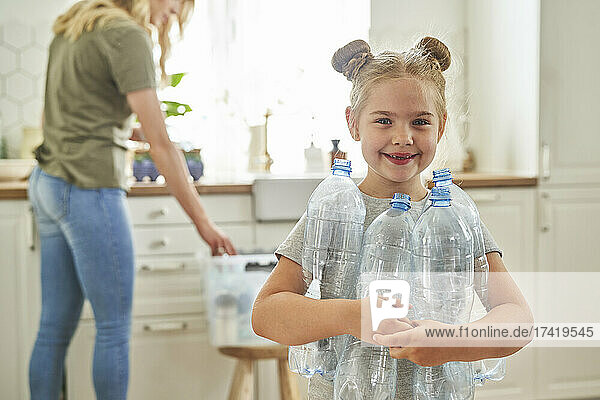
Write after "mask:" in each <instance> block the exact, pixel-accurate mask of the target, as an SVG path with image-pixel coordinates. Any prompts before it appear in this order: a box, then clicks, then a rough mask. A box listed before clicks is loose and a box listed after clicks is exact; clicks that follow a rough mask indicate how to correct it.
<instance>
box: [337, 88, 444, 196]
mask: <svg viewBox="0 0 600 400" xmlns="http://www.w3.org/2000/svg"><path fill="white" fill-rule="evenodd" d="M433 90H434V89H433V88H431V87H429V86H427V85H425V84H423V83H422V82H420V81H418V80H416V79H411V78H405V79H394V80H386V81H384V82H381V83H378V84H377V85H376V86H375V87H373V88H372V91H371V94H370V96H369V98H368V99H367V101H366V103H365V105H364V107H363V110H362V111H361V112H360V115H358V116H357V117H358V119H357V120H356V121H355V122H354V125H352V124H351V111H350V109H349V108H348V109H347V110H346V117H347V120H348V126H349V128H350V132H351V133H352V136H353V138H354V140H360V141H361V147H362V153H363V157H364V159H365V161H366V162H367V164H368V165H369V173H368V175H367V178H366V180H367V179H369V175H373V174H374V175H376V178H377V180H378V181H379V182H382V183H385V184H391V185H394V184H401V183H410V184H414V183H416V181H418V182H420V180H419V174H420V173H421V171H423V170H424V169H425V168H426V167H427V166H428V165H429V164H431V162H432V161H433V157H434V156H435V150H436V147H437V143H438V141H439V139H440V138H441V137H442V134H443V132H444V125H445V116H444V118H443V120H442V124H441V126H440V121H439V118H438V116H437V115H436V107H435V103H434V101H433V94H434V92H433ZM396 186H397V185H396Z"/></svg>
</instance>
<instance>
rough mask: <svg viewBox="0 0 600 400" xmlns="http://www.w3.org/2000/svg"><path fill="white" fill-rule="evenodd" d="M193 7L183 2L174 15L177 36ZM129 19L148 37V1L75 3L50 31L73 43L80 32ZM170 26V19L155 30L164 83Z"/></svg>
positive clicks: (188, 0) (85, 0)
mask: <svg viewBox="0 0 600 400" xmlns="http://www.w3.org/2000/svg"><path fill="white" fill-rule="evenodd" d="M193 8H194V0H182V4H181V7H180V8H179V12H178V14H177V23H178V25H179V32H180V34H181V33H182V32H183V27H184V26H185V24H186V23H187V22H188V19H189V17H190V15H191V12H192V10H193ZM123 18H125V19H129V20H132V21H134V22H136V23H137V24H139V25H140V26H141V27H143V28H144V29H145V30H146V32H148V34H149V35H150V34H151V33H152V27H151V25H150V0H82V1H79V2H77V3H75V4H74V5H73V6H72V7H71V8H70V9H69V10H68V11H67V12H66V13H64V14H62V15H61V16H59V17H58V18H57V19H56V21H55V22H54V26H53V27H52V30H53V31H54V34H55V35H63V36H64V37H66V38H67V39H69V40H71V41H75V40H77V39H78V38H79V36H81V34H82V33H83V32H89V31H92V30H93V29H94V28H96V27H98V28H101V27H103V26H105V25H106V24H107V23H108V22H110V21H113V20H115V19H123ZM172 25H173V19H172V18H169V21H168V23H166V24H163V25H161V26H160V27H159V28H158V44H159V46H160V50H161V54H160V60H159V65H160V70H161V78H162V80H163V81H165V80H166V78H167V74H166V72H165V63H166V60H167V58H168V57H169V53H170V50H171V41H170V39H169V31H170V30H171V26H172Z"/></svg>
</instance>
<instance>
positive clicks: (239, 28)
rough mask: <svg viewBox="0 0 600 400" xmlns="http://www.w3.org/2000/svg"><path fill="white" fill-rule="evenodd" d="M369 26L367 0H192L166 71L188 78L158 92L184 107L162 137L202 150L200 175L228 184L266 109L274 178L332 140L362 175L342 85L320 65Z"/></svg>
mask: <svg viewBox="0 0 600 400" xmlns="http://www.w3.org/2000/svg"><path fill="white" fill-rule="evenodd" d="M369 25H370V1H369V0H329V1H326V2H323V1H318V0H304V1H302V2H282V1H279V0H252V1H244V0H197V1H196V9H195V11H194V15H193V17H192V20H191V21H190V23H189V25H188V27H187V29H186V31H185V32H184V39H183V41H181V42H179V43H176V44H175V45H174V47H173V54H172V57H171V58H170V60H169V62H168V64H167V69H168V72H169V73H177V72H187V73H188V74H187V75H186V76H185V77H184V78H183V81H182V82H181V84H180V85H179V86H178V87H176V88H167V89H164V90H162V91H161V92H160V93H159V96H160V98H161V99H163V100H174V101H179V102H183V103H188V104H190V105H191V107H192V109H193V112H191V113H189V114H186V115H185V116H183V117H171V118H169V119H168V120H167V122H168V125H169V133H170V135H171V137H172V139H173V140H176V141H182V142H188V143H189V145H194V146H196V147H201V148H202V156H203V159H204V162H205V164H206V169H205V171H206V175H207V177H208V178H214V179H220V180H229V179H230V180H235V179H237V178H239V177H241V176H243V175H244V173H245V171H246V168H247V165H248V154H247V151H248V144H249V140H250V136H249V135H250V134H249V131H248V126H252V125H259V124H263V123H264V114H265V112H266V110H267V109H270V110H271V112H272V116H271V117H270V118H269V123H268V143H269V153H270V154H271V157H272V158H273V160H274V164H273V166H272V167H271V171H272V172H273V173H274V174H294V173H301V172H302V171H303V170H304V148H306V147H308V145H309V144H310V140H311V139H314V141H315V144H316V145H317V146H318V147H320V148H321V149H322V150H323V152H327V151H329V150H330V148H331V139H342V143H341V145H340V147H341V148H342V150H345V151H347V152H348V158H349V159H351V160H352V161H353V164H354V165H355V166H356V168H355V169H356V170H357V171H358V172H359V173H360V171H361V170H362V171H364V170H365V168H366V166H365V165H364V162H363V161H362V156H361V155H360V147H359V146H358V144H356V143H354V142H353V141H352V140H351V138H350V136H349V134H348V130H347V127H346V122H345V116H344V109H345V107H346V106H347V105H348V104H349V91H350V87H351V85H350V83H349V82H348V81H346V79H345V78H344V77H343V76H342V75H340V74H338V73H336V72H335V71H334V70H333V68H332V67H331V64H330V60H331V56H332V55H333V52H334V51H335V50H336V49H337V48H339V47H341V46H343V45H344V44H346V43H347V42H349V41H350V40H354V39H357V38H362V39H365V40H366V39H367V38H368V32H369Z"/></svg>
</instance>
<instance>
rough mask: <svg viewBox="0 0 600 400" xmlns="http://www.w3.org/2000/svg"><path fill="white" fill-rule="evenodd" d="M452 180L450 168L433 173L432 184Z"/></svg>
mask: <svg viewBox="0 0 600 400" xmlns="http://www.w3.org/2000/svg"><path fill="white" fill-rule="evenodd" d="M449 179H450V180H451V179H452V172H450V168H444V169H438V170H436V171H433V182H434V183H435V182H440V181H447V180H449Z"/></svg>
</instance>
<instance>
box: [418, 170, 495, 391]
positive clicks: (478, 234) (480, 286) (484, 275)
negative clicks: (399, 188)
mask: <svg viewBox="0 0 600 400" xmlns="http://www.w3.org/2000/svg"><path fill="white" fill-rule="evenodd" d="M433 183H434V184H435V186H436V187H447V188H449V189H450V196H451V197H452V206H453V207H455V209H456V211H457V213H458V214H459V215H460V217H461V218H462V220H463V221H464V222H465V223H466V224H467V227H468V228H469V229H470V230H471V234H472V236H473V252H474V271H475V276H474V288H475V292H476V293H477V295H478V296H479V299H480V300H481V303H482V304H483V306H484V308H485V311H486V312H487V311H489V310H490V308H491V307H490V304H489V300H488V275H489V271H490V267H489V265H488V262H487V257H486V255H485V246H484V241H483V231H482V229H481V219H480V216H479V211H478V210H477V206H476V205H475V202H474V201H473V199H471V197H470V196H469V195H468V194H467V193H465V191H463V190H462V189H461V188H460V187H458V186H456V185H455V184H454V183H452V173H451V172H450V170H449V169H448V168H445V169H440V170H437V171H433ZM430 195H431V194H430ZM426 207H427V205H426ZM484 316H485V313H481V312H479V313H477V315H472V316H471V320H475V319H480V318H482V317H484ZM473 368H474V370H475V375H474V379H475V384H476V385H477V386H481V385H483V384H484V383H485V381H486V380H492V381H500V380H502V379H503V378H504V375H506V359H504V358H491V359H487V360H480V361H475V362H473Z"/></svg>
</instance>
